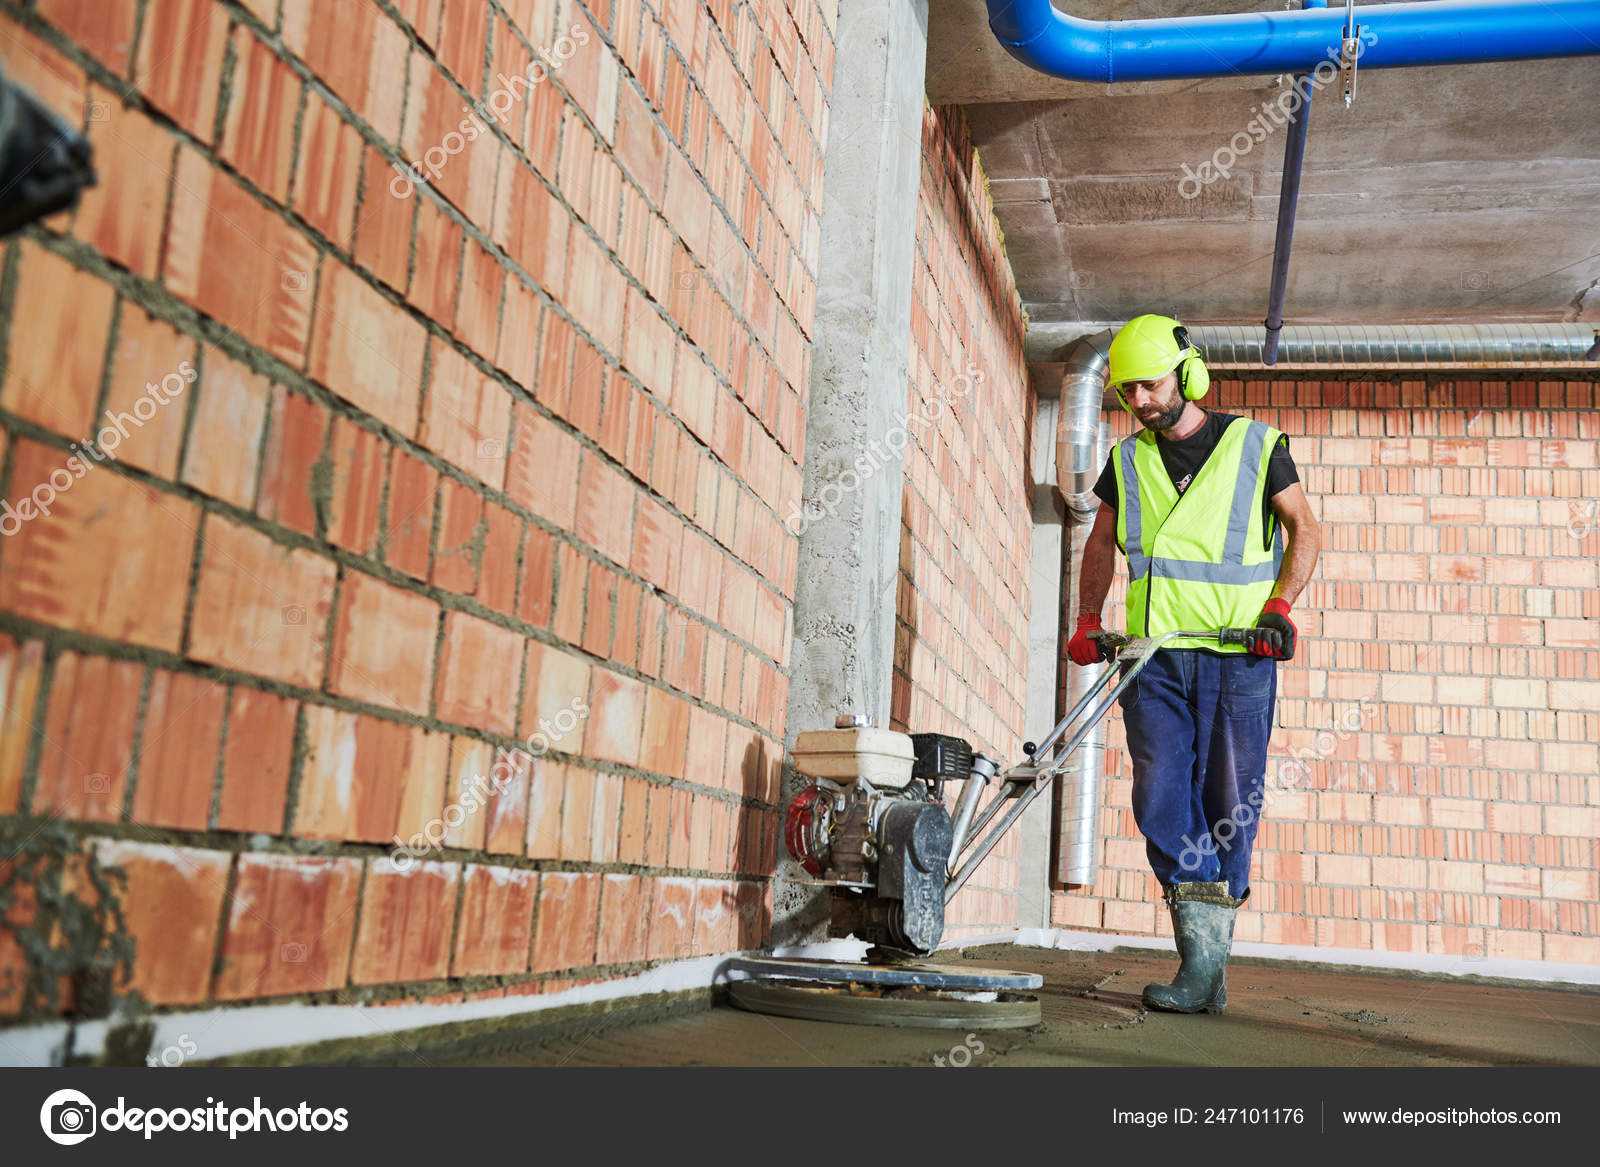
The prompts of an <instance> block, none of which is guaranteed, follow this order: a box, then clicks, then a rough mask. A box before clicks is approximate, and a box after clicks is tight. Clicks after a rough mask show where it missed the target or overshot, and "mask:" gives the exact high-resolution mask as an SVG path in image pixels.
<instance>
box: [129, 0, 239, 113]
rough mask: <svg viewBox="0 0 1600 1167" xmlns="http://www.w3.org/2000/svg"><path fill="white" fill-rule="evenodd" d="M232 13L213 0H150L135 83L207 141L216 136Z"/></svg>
mask: <svg viewBox="0 0 1600 1167" xmlns="http://www.w3.org/2000/svg"><path fill="white" fill-rule="evenodd" d="M227 40H228V13H227V10H226V9H225V8H223V7H222V6H221V5H220V4H214V3H212V2H211V0H150V2H149V4H148V5H147V6H146V8H145V15H144V28H143V32H142V34H141V36H140V38H139V59H138V61H137V63H136V64H135V66H134V74H133V83H134V84H135V85H136V86H138V87H139V88H140V89H141V90H143V91H144V94H145V96H146V97H148V98H149V99H150V103H151V104H152V105H154V106H156V107H157V108H158V109H161V110H164V111H165V112H167V113H169V114H171V115H172V120H173V121H175V122H177V123H178V124H179V125H180V126H182V127H183V128H184V129H186V130H188V131H189V132H190V133H191V134H193V135H194V136H195V137H197V138H199V139H200V140H201V141H205V142H209V141H210V140H211V124H212V118H213V117H214V116H215V111H216V108H217V89H218V87H219V86H220V84H221V82H222V57H223V52H224V50H225V49H226V47H227Z"/></svg>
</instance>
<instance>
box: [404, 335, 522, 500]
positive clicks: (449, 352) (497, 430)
mask: <svg viewBox="0 0 1600 1167" xmlns="http://www.w3.org/2000/svg"><path fill="white" fill-rule="evenodd" d="M510 427H511V394H510V393H508V392H507V391H506V390H505V389H504V388H503V387H502V386H501V385H499V384H498V383H497V382H496V381H494V380H493V379H492V378H489V377H486V376H484V375H483V374H482V373H480V372H478V370H477V368H476V367H475V366H473V365H472V364H471V363H470V362H468V361H467V360H466V358H464V357H462V356H461V355H460V354H459V353H458V352H456V350H455V349H453V348H451V347H450V346H449V345H444V344H440V343H438V342H437V341H436V342H435V343H434V346H433V374H432V376H431V378H430V379H429V383H428V396H427V401H426V403H425V404H424V405H423V409H422V429H421V432H420V433H419V435H418V438H417V440H418V441H420V442H421V443H422V444H423V445H424V446H426V447H428V449H430V450H432V451H433V452H434V453H436V454H438V455H439V456H440V457H441V458H443V459H444V460H445V461H446V462H449V463H451V464H452V465H454V466H457V467H459V468H460V469H462V470H464V471H466V472H467V473H468V474H470V475H472V476H473V477H474V478H477V479H479V480H481V481H483V482H486V483H488V485H490V486H491V487H493V488H494V489H495V490H499V489H501V488H502V487H503V486H504V485H505V478H506V435H507V433H508V431H509V430H510ZM549 471H550V468H549V467H545V468H544V472H545V473H549Z"/></svg>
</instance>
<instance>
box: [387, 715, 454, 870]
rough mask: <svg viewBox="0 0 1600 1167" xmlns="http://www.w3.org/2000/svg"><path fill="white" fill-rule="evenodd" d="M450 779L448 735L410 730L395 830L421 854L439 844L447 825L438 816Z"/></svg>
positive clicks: (403, 840)
mask: <svg viewBox="0 0 1600 1167" xmlns="http://www.w3.org/2000/svg"><path fill="white" fill-rule="evenodd" d="M449 778H450V735H449V734H447V733H429V732H426V731H422V730H412V731H411V737H410V748H409V750H408V753H407V757H406V762H405V767H404V769H403V771H402V773H401V781H402V783H403V786H404V789H403V791H402V793H401V798H400V820H399V825H398V826H397V827H396V828H395V833H396V834H397V835H398V836H399V837H400V840H401V841H402V842H404V843H406V844H407V845H408V846H410V847H411V848H412V850H413V851H415V852H417V853H419V854H420V853H421V852H423V851H425V850H426V849H427V848H428V847H430V846H438V843H439V840H440V839H441V838H442V832H443V830H444V828H445V826H446V824H445V823H444V820H443V819H441V818H440V810H441V809H442V808H443V806H444V792H445V788H446V786H447V785H448V783H449Z"/></svg>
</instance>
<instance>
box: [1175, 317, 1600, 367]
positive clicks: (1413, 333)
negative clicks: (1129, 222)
mask: <svg viewBox="0 0 1600 1167" xmlns="http://www.w3.org/2000/svg"><path fill="white" fill-rule="evenodd" d="M1189 335H1190V337H1191V338H1192V339H1193V340H1194V341H1195V343H1197V344H1198V345H1199V346H1200V351H1201V352H1202V353H1204V354H1205V362H1206V364H1207V365H1210V366H1211V367H1212V368H1255V367H1259V366H1261V364H1262V359H1261V358H1262V353H1261V330H1260V328H1259V327H1258V326H1255V325H1250V326H1248V327H1242V326H1201V327H1197V328H1193V327H1192V328H1190V329H1189ZM1281 337H1282V339H1281V340H1280V342H1279V345H1278V364H1277V366H1274V367H1281V366H1283V365H1285V364H1290V365H1317V366H1322V367H1326V366H1330V365H1344V366H1348V367H1350V368H1357V369H1375V368H1386V367H1396V368H1419V367H1420V368H1427V367H1435V368H1441V369H1464V368H1489V369H1499V368H1506V367H1508V366H1515V365H1530V364H1531V365H1543V366H1554V367H1567V368H1570V367H1573V366H1579V367H1582V366H1585V365H1587V364H1588V362H1587V360H1586V359H1585V354H1586V353H1587V352H1588V350H1589V346H1590V345H1592V344H1594V341H1595V329H1594V328H1593V327H1591V326H1588V325H1572V324H1459V325H1451V324H1446V325H1428V326H1423V325H1405V324H1394V325H1381V324H1379V325H1315V324H1310V325H1300V326H1295V327H1290V328H1285V329H1284V330H1283V332H1282V334H1281Z"/></svg>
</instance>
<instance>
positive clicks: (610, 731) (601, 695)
mask: <svg viewBox="0 0 1600 1167" xmlns="http://www.w3.org/2000/svg"><path fill="white" fill-rule="evenodd" d="M644 703H645V691H644V686H643V685H642V684H640V683H639V682H638V681H635V680H633V679H632V678H631V677H624V676H621V675H620V674H617V673H613V672H610V671H609V670H606V669H599V670H596V672H595V673H594V680H593V688H592V690H591V692H590V695H589V707H590V716H589V719H588V721H587V722H585V724H584V735H583V752H584V753H585V754H586V755H588V756H589V757H592V758H604V759H606V760H607V761H612V762H620V763H622V764H623V765H625V766H633V765H637V764H638V762H639V743H640V737H641V734H642V732H643V724H644Z"/></svg>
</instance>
